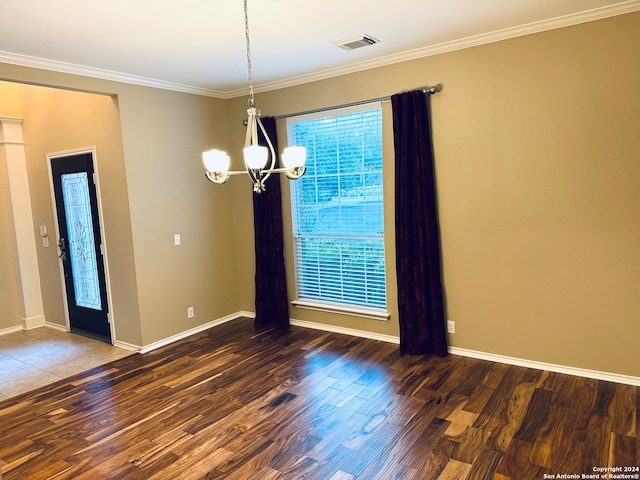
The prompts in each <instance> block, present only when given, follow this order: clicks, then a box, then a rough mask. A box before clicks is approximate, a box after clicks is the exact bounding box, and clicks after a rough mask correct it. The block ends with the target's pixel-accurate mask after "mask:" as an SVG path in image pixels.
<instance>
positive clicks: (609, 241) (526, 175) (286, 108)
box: [230, 13, 640, 376]
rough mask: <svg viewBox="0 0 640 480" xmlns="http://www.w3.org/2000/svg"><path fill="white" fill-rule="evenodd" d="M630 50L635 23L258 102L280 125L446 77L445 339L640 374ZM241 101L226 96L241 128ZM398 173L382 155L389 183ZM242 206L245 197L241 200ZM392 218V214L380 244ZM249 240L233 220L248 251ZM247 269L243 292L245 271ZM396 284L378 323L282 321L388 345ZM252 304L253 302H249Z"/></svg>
mask: <svg viewBox="0 0 640 480" xmlns="http://www.w3.org/2000/svg"><path fill="white" fill-rule="evenodd" d="M638 45H640V14H637V13H635V14H630V15H625V16H620V17H615V18H611V19H607V20H602V21H597V22H591V23H587V24H583V25H578V26H574V27H570V28H564V29H560V30H553V31H549V32H545V33H540V34H536V35H530V36H526V37H521V38H516V39H512V40H508V41H503V42H498V43H494V44H489V45H485V46H480V47H476V48H470V49H466V50H462V51H457V52H452V53H448V54H443V55H438V56H433V57H428V58H424V59H421V60H415V61H411V62H405V63H402V64H397V65H393V66H388V67H384V68H378V69H375V70H372V71H367V72H361V73H357V74H352V75H347V76H343V77H340V78H334V79H330V80H325V81H319V82H315V83H312V84H308V85H303V86H298V87H294V88H287V89H283V90H280V91H273V92H267V93H262V94H259V95H258V96H257V99H256V103H257V105H258V106H259V107H260V108H261V110H262V112H263V114H264V115H284V114H288V113H293V112H299V111H305V110H309V109H315V108H321V107H326V106H330V105H339V104H343V103H349V102H355V101H360V100H365V99H369V98H377V97H380V96H385V95H390V94H393V93H396V92H399V91H403V90H407V89H411V88H415V87H419V86H425V85H435V84H437V83H442V84H443V85H444V90H443V91H442V92H441V93H438V94H437V95H435V96H434V97H433V98H432V99H431V105H432V117H433V118H432V119H433V137H434V148H435V161H436V174H437V193H438V200H439V208H440V224H441V233H442V248H443V270H444V273H443V275H444V287H445V292H446V306H447V313H448V318H449V319H451V320H454V321H455V322H456V329H457V332H456V334H455V335H452V336H450V343H451V345H452V346H455V347H459V348H464V349H470V350H477V351H481V352H487V353H492V354H500V355H506V356H511V357H517V358H523V359H529V360H535V361H540V362H546V363H553V364H559V365H565V366H573V367H580V368H584V369H593V370H600V371H607V372H616V373H620V374H627V375H633V376H640V349H638V348H637V342H638V339H639V338H640V322H639V321H638V320H639V319H640V295H639V294H638V291H639V288H640V248H638V245H640V188H639V187H638V186H639V185H640V162H639V161H638V160H639V159H640V136H639V135H638V134H637V128H638V125H639V121H638V112H639V111H640V91H639V90H638V85H640V55H638V47H637V46H638ZM243 102H244V99H237V100H235V101H234V102H231V103H232V105H230V115H231V119H232V125H233V126H234V128H236V125H238V122H239V121H240V116H241V115H240V114H241V113H242V105H243ZM387 119H388V113H387ZM237 128H240V127H237ZM234 135H235V140H234V141H236V142H237V141H239V140H238V138H239V136H240V133H238V132H236V133H235V134H234ZM385 139H387V140H388V136H386V137H385ZM391 163H392V157H391V156H388V155H387V156H386V157H385V167H388V168H389V170H387V172H388V173H389V174H391V169H392V165H391ZM389 176H390V175H389ZM386 181H389V178H388V177H387V178H386ZM385 199H386V201H387V202H388V203H391V202H392V201H393V190H392V188H385ZM249 202H250V198H249V195H248V193H247V192H246V190H243V191H242V192H238V194H237V197H236V203H237V204H242V205H243V208H247V209H248V208H250V203H249ZM387 213H388V212H387ZM392 222H393V218H392V214H390V215H387V216H386V228H387V234H388V233H389V232H392V229H393V224H392ZM285 231H286V232H288V239H287V242H288V245H289V249H288V251H289V252H290V251H291V234H290V228H286V229H285ZM250 232H251V225H250V224H249V221H246V222H244V223H239V225H238V231H237V236H238V241H239V242H243V248H244V249H247V250H250V249H251V248H252V237H251V235H249V233H250ZM387 239H388V240H390V241H389V242H388V243H387V247H388V248H387V252H388V255H389V256H391V258H393V241H392V240H393V239H392V237H391V238H387ZM287 258H288V261H289V265H288V267H289V272H291V269H292V265H291V255H289V256H288V257H287ZM389 264H391V265H393V263H392V261H391V262H389V261H388V265H389ZM240 269H241V277H242V278H244V279H245V281H244V283H245V284H247V285H250V284H251V282H250V279H251V278H252V275H253V270H252V265H251V264H250V263H249V261H247V262H245V263H244V264H241V265H240ZM289 283H290V288H291V287H292V286H291V283H292V282H291V280H290V282H289ZM389 287H390V289H391V290H390V295H391V297H390V310H391V312H392V319H391V320H390V321H389V322H386V323H384V322H377V321H373V320H363V319H358V318H350V317H345V316H340V315H329V314H326V313H322V314H319V313H317V312H309V311H305V310H301V309H297V308H292V309H291V316H292V317H293V318H296V319H301V320H308V321H313V322H320V323H325V324H329V325H337V326H343V327H348V328H356V329H364V330H368V331H371V332H376V333H384V334H392V335H393V334H395V332H397V314H396V306H395V291H394V288H395V287H394V285H393V282H390V285H389ZM251 299H252V293H251V292H246V294H245V295H244V296H243V302H244V303H243V304H244V305H245V306H246V305H249V303H250V301H251ZM246 308H248V307H246Z"/></svg>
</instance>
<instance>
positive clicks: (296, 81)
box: [226, 0, 640, 98]
mask: <svg viewBox="0 0 640 480" xmlns="http://www.w3.org/2000/svg"><path fill="white" fill-rule="evenodd" d="M637 11H640V0H629V1H626V2H622V3H617V4H615V5H609V6H607V7H600V8H595V9H592V10H587V11H584V12H580V13H575V14H570V15H564V16H561V17H556V18H552V19H549V20H543V21H539V22H532V23H527V24H524V25H519V26H517V27H509V28H504V29H501V30H495V31H493V32H488V33H483V34H479V35H473V36H470V37H465V38H461V39H458V40H452V41H449V42H443V43H439V44H436V45H429V46H427V47H421V48H416V49H413V50H407V51H405V52H401V53H398V54H393V55H387V56H384V57H379V58H375V59H371V60H366V61H363V62H357V63H351V64H349V65H345V66H343V67H337V68H332V69H327V70H323V71H320V72H316V73H311V74H308V75H300V76H297V77H291V78H288V79H285V80H280V81H275V82H270V83H262V84H260V85H257V86H256V87H255V88H254V90H255V92H256V93H260V92H267V91H271V90H277V89H280V88H287V87H294V86H297V85H302V84H305V83H310V82H316V81H318V80H326V79H329V78H333V77H338V76H340V75H347V74H350V73H357V72H362V71H365V70H369V69H372V68H378V67H385V66H387V65H393V64H395V63H401V62H406V61H409V60H417V59H420V58H424V57H430V56H434V55H440V54H442V53H448V52H454V51H457V50H464V49H466V48H471V47H477V46H480V45H486V44H488V43H494V42H500V41H502V40H508V39H511V38H517V37H522V36H525V35H532V34H534V33H541V32H546V31H548V30H555V29H558V28H564V27H570V26H573V25H578V24H581V23H587V22H592V21H595V20H602V19H605V18H609V17H615V16H618V15H624V14H627V13H633V12H637ZM245 90H246V89H245ZM242 94H243V91H242V90H235V91H229V92H227V96H226V98H232V97H234V96H240V95H242Z"/></svg>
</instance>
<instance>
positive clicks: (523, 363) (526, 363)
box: [290, 318, 640, 386]
mask: <svg viewBox="0 0 640 480" xmlns="http://www.w3.org/2000/svg"><path fill="white" fill-rule="evenodd" d="M290 321H291V325H296V326H299V327H304V328H312V329H315V330H322V331H326V332H334V333H342V334H344V335H352V336H355V337H362V338H368V339H372V340H381V341H383V342H388V343H396V344H399V343H400V338H399V337H395V336H392V335H381V334H378V333H372V332H366V331H363V330H355V329H352V328H344V327H335V326H333V325H326V324H323V323H315V322H307V321H304V320H295V319H293V318H292V319H290ZM449 353H450V354H451V355H460V356H462V357H470V358H477V359H479V360H488V361H490V362H497V363H504V364H507V365H515V366H518V367H526V368H533V369H536V370H546V371H549V372H556V373H563V374H566V375H575V376H578V377H585V378H593V379H596V380H604V381H606V382H615V383H623V384H626V385H634V386H640V377H633V376H630V375H622V374H619V373H611V372H601V371H597V370H588V369H585V368H577V367H569V366H565V365H555V364H553V363H545V362H538V361H535V360H525V359H522V358H516V357H508V356H505V355H498V354H494V353H486V352H479V351H476V350H468V349H465V348H458V347H449Z"/></svg>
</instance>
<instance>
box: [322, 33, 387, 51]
mask: <svg viewBox="0 0 640 480" xmlns="http://www.w3.org/2000/svg"><path fill="white" fill-rule="evenodd" d="M332 43H333V44H334V45H335V46H336V47H340V48H342V49H343V50H355V49H356V48H360V47H368V46H369V45H373V44H374V43H380V40H378V39H376V38H373V37H372V36H370V35H361V36H359V37H353V38H345V39H344V40H338V41H337V42H332Z"/></svg>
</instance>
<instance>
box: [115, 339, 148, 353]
mask: <svg viewBox="0 0 640 480" xmlns="http://www.w3.org/2000/svg"><path fill="white" fill-rule="evenodd" d="M113 346H114V347H118V348H124V349H125V350H129V351H131V352H138V353H142V352H141V351H140V347H139V346H138V345H133V344H131V343H127V342H120V341H118V340H116V341H115V342H113Z"/></svg>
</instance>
